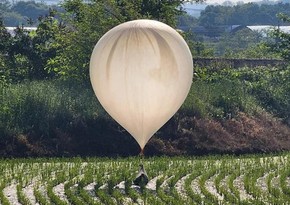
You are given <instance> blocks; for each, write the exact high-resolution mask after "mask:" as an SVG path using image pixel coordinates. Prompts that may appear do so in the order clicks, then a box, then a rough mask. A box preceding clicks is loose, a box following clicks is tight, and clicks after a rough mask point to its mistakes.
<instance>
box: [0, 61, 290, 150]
mask: <svg viewBox="0 0 290 205" xmlns="http://www.w3.org/2000/svg"><path fill="white" fill-rule="evenodd" d="M289 77H290V70H289V68H287V67H286V68H282V67H281V68H272V67H270V68H267V67H256V68H254V69H249V68H246V67H245V68H240V69H221V70H218V69H216V68H215V67H213V68H210V67H208V68H196V69H195V78H194V80H193V84H192V88H191V91H190V93H189V95H188V97H187V99H186V101H185V103H184V105H183V106H182V107H181V109H180V110H179V111H178V113H177V114H176V115H174V116H173V118H172V119H171V120H170V121H169V122H168V123H167V124H165V126H164V127H163V128H161V129H160V131H159V132H157V133H156V135H155V136H154V137H153V138H152V140H151V141H150V142H149V144H148V146H147V147H146V149H145V152H146V153H147V154H148V155H155V154H159V155H160V154H168V155H179V154H207V153H210V152H214V153H250V152H273V151H281V150H289V149H290V144H289V142H288V139H289V133H290V128H289V118H290V108H289V105H290V102H289V101H290V95H289V93H290V92H289V91H290V84H289ZM1 90H2V92H1V93H0V95H1V99H3V100H1V101H0V117H1V118H0V119H1V120H0V128H1V129H0V132H1V136H2V138H1V143H0V145H1V152H2V153H1V154H2V156H3V155H4V156H9V155H13V156H43V155H48V156H52V155H58V156H62V155H69V156H71V155H73V156H75V155H78V154H80V155H102V156H103V155H123V156H127V155H131V154H137V153H138V145H137V144H136V143H135V141H134V140H133V138H132V137H131V136H130V135H129V134H128V133H127V132H126V131H125V130H124V129H123V128H122V127H120V126H119V125H118V124H117V123H116V122H114V121H113V120H112V119H111V118H110V117H109V116H108V115H107V114H106V112H105V111H104V110H103V108H102V107H101V106H100V105H99V103H98V101H97V99H96V97H95V95H94V93H93V91H92V88H91V85H90V84H89V82H86V83H80V82H79V81H73V80H67V81H63V80H46V81H32V82H30V81H27V82H23V83H19V84H10V85H5V84H3V85H2V89H1ZM242 127H244V128H242ZM241 128H242V129H241ZM241 142H243V144H240V143H241ZM80 145H81V146H80ZM126 146H129V147H130V149H126V148H125V147H126Z"/></svg>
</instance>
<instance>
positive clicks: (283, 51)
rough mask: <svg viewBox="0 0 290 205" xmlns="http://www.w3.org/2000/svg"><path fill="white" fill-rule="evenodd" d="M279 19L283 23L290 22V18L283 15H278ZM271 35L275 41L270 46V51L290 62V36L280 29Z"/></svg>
mask: <svg viewBox="0 0 290 205" xmlns="http://www.w3.org/2000/svg"><path fill="white" fill-rule="evenodd" d="M278 18H279V19H280V20H281V21H282V22H290V17H289V16H287V15H285V14H283V13H280V14H278ZM271 34H272V36H273V41H272V42H270V43H269V44H268V46H269V47H270V49H271V50H272V51H273V52H275V53H277V54H279V55H280V56H281V57H282V58H283V59H285V60H287V61H290V34H289V33H285V32H283V31H281V30H280V28H279V27H278V28H276V29H274V30H273V31H272V33H271Z"/></svg>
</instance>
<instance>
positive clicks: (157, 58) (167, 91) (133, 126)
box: [90, 19, 193, 150]
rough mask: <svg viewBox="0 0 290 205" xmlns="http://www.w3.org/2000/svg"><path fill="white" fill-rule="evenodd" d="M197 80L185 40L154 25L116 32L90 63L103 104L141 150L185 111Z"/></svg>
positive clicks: (140, 23) (148, 22)
mask: <svg viewBox="0 0 290 205" xmlns="http://www.w3.org/2000/svg"><path fill="white" fill-rule="evenodd" d="M192 75H193V63H192V56H191V53H190V50H189V48H188V46H187V44H186V42H185V41H184V39H183V38H182V37H181V35H179V33H178V32H176V31H175V30H174V29H173V28H171V27H169V26H168V25H166V24H164V23H161V22H158V21H154V20H144V19H143V20H135V21H129V22H126V23H123V24H120V25H118V26H116V27H114V28H113V29H111V30H110V31H108V32H107V33H106V34H105V35H104V36H103V37H102V38H101V39H100V40H99V41H98V43H97V44H96V46H95V48H94V50H93V53H92V56H91V61H90V79H91V83H92V86H93V89H94V92H95V94H96V96H97V98H98V100H99V101H100V103H101V104H102V106H103V107H104V108H105V110H106V111H107V112H108V113H109V114H110V115H111V116H112V117H113V118H114V119H115V120H116V121H117V122H118V123H119V124H120V125H121V126H123V127H124V128H125V129H126V130H127V131H128V132H129V133H130V134H131V135H132V136H133V137H134V138H135V139H136V141H137V142H138V144H139V145H140V147H141V149H142V150H143V148H144V146H145V145H146V143H147V142H148V140H149V139H150V138H151V137H152V135H153V134H154V133H155V132H156V131H157V130H158V129H159V128H160V127H162V126H163V125H164V124H165V123H166V122H167V121H168V120H169V119H170V118H171V117H172V116H173V115H174V114H175V113H176V111H177V110H178V109H179V108H180V106H181V105H182V103H183V102H184V100H185V98H186V96H187V94H188V92H189V90H190V86H191V83H192Z"/></svg>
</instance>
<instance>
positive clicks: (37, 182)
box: [0, 153, 290, 205]
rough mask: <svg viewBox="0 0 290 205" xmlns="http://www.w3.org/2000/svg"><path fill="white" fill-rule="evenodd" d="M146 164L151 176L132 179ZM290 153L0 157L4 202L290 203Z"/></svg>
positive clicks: (63, 204)
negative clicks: (143, 180)
mask: <svg viewBox="0 0 290 205" xmlns="http://www.w3.org/2000/svg"><path fill="white" fill-rule="evenodd" d="M140 163H142V164H143V165H144V167H145V169H146V171H147V174H148V176H149V178H150V181H149V183H148V184H147V185H146V186H144V187H139V186H136V185H133V184H132V181H133V180H134V178H135V176H136V174H137V172H138V165H139V164H140ZM289 165H290V154H287V153H285V154H281V155H280V156H247V157H231V156H225V157H221V156H217V157H207V158H189V157H183V158H170V157H160V158H148V159H147V158H145V159H141V158H126V159H107V158H106V159H102V158H88V159H79V158H74V159H23V160H21V159H18V160H1V163H0V175H1V178H0V204H2V205H8V204H13V205H14V204H15V205H18V204H22V205H30V204H41V205H47V204H57V205H67V204H76V205H86V204H92V205H95V204H150V205H154V204H158V205H159V204H174V205H178V204H189V205H190V204H290V203H289V202H290V166H289Z"/></svg>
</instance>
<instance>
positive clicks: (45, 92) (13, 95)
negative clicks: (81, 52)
mask: <svg viewBox="0 0 290 205" xmlns="http://www.w3.org/2000/svg"><path fill="white" fill-rule="evenodd" d="M1 90H2V92H1V101H0V117H1V118H0V130H1V131H0V132H2V134H8V135H15V134H20V133H27V132H32V131H33V132H40V134H41V135H44V136H47V135H49V130H50V127H53V126H55V127H67V126H70V123H71V122H72V121H73V120H75V119H76V118H80V117H81V118H85V119H86V118H96V117H99V116H103V115H104V110H103V109H102V108H101V106H100V105H99V104H98V101H97V100H96V97H95V96H94V94H93V91H92V89H91V88H90V87H89V86H87V85H82V84H79V83H77V82H76V83H74V82H71V81H66V82H64V81H57V80H51V81H34V82H24V83H21V84H14V85H9V86H6V87H4V86H3V87H1Z"/></svg>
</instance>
